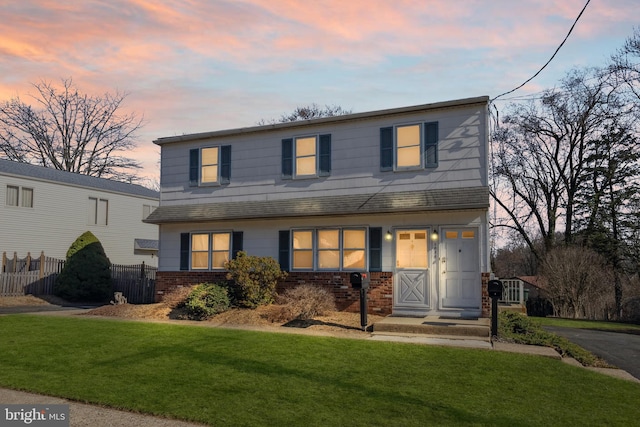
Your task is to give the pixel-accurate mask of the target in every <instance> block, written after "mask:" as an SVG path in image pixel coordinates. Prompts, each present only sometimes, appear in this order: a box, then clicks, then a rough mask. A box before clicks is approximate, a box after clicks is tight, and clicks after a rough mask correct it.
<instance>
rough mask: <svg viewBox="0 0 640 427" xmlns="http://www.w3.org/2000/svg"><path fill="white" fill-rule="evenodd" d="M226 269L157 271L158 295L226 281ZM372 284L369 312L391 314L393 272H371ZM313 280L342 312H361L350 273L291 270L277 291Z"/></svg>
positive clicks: (157, 298) (160, 298)
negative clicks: (184, 287)
mask: <svg viewBox="0 0 640 427" xmlns="http://www.w3.org/2000/svg"><path fill="white" fill-rule="evenodd" d="M225 276H226V273H225V272H213V271H159V272H157V273H156V298H155V301H156V302H159V301H161V300H162V295H164V294H165V293H168V292H171V290H172V289H175V288H177V287H179V286H190V285H197V284H198V283H204V282H218V281H224V280H226V277H225ZM369 277H370V279H371V284H370V288H369V292H368V305H367V308H368V310H367V311H368V312H369V314H378V315H381V316H385V315H389V314H391V307H392V306H393V274H392V273H387V272H381V273H369ZM306 283H312V284H315V285H318V286H324V287H327V288H329V289H330V290H331V292H333V294H334V296H335V298H336V306H337V308H338V310H340V311H349V312H356V313H357V312H359V311H360V291H359V290H357V289H353V288H352V287H351V284H350V283H349V273H344V272H336V273H331V272H290V273H288V275H287V278H286V279H284V280H283V281H281V282H280V283H278V285H277V287H276V291H277V292H278V293H281V292H284V291H285V290H286V289H289V288H293V287H295V286H298V285H302V284H306Z"/></svg>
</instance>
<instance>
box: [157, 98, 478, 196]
mask: <svg viewBox="0 0 640 427" xmlns="http://www.w3.org/2000/svg"><path fill="white" fill-rule="evenodd" d="M432 121H438V123H439V144H438V155H439V164H438V167H437V168H433V169H431V168H429V169H426V170H424V171H409V172H381V171H380V128H381V127H387V126H394V125H399V124H409V123H422V122H432ZM325 133H330V134H331V136H332V141H331V148H332V153H331V157H332V159H331V160H332V171H331V176H329V177H325V178H312V179H298V180H296V179H293V180H282V179H281V140H282V139H284V138H291V137H296V136H304V135H317V134H325ZM486 133H487V130H486V111H485V106H483V105H471V106H466V107H456V108H448V109H440V110H432V111H430V112H428V113H427V112H425V113H411V114H405V115H402V116H395V117H382V118H375V119H368V120H359V121H348V122H338V123H325V124H317V125H314V126H305V127H300V128H288V129H278V130H275V131H265V132H260V133H249V134H241V135H234V136H226V137H218V138H213V139H210V140H200V141H195V142H180V143H166V144H164V145H163V146H162V176H161V187H162V190H161V199H162V203H163V205H175V204H189V203H194V202H195V203H209V202H214V201H215V202H218V201H241V200H265V199H281V198H288V197H302V196H305V197H308V196H322V195H340V194H355V193H372V192H376V191H378V190H381V189H383V188H384V191H385V192H387V191H389V192H390V191H411V190H418V189H420V190H426V189H445V188H458V187H475V186H486V185H488V184H487V170H486V168H487V153H486V146H487V141H486V140H485V135H486ZM227 144H230V145H231V146H232V150H231V158H232V160H231V183H230V184H229V185H223V186H218V187H204V188H197V187H189V149H191V148H199V147H206V146H212V145H227Z"/></svg>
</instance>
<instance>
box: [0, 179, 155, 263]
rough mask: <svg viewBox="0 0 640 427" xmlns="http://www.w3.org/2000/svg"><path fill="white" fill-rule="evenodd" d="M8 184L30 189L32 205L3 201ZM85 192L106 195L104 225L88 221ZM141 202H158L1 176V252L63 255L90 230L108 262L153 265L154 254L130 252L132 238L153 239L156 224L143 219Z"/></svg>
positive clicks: (61, 257) (58, 256)
mask: <svg viewBox="0 0 640 427" xmlns="http://www.w3.org/2000/svg"><path fill="white" fill-rule="evenodd" d="M7 185H15V186H20V187H28V188H33V208H23V207H13V206H7V205H6V200H5V198H6V195H7V189H6V188H7ZM89 197H96V198H100V199H106V200H108V204H109V209H108V216H109V218H108V225H107V226H98V225H91V224H89V221H88V216H89V214H88V211H89ZM145 204H146V205H153V206H158V200H156V199H146V198H142V197H135V196H128V195H124V194H118V193H108V192H104V191H100V190H94V189H89V188H82V187H73V186H69V185H62V184H57V183H52V182H45V181H36V180H30V179H26V178H16V177H12V176H5V175H0V254H1V253H2V252H7V256H9V257H12V256H13V252H14V251H15V252H17V255H18V257H20V258H23V257H25V256H26V255H27V252H31V255H32V256H39V255H40V252H41V251H44V253H45V255H47V256H51V257H54V258H59V259H64V258H65V256H66V252H67V250H68V249H69V246H70V245H71V244H72V243H73V241H74V240H75V239H76V238H77V237H78V236H80V235H81V234H82V233H84V232H85V231H91V232H92V233H93V234H95V235H96V237H97V238H98V239H99V240H100V242H101V243H102V245H103V246H104V249H105V251H106V253H107V256H108V257H109V259H110V260H111V262H112V263H114V264H139V263H141V262H142V261H144V262H145V263H146V264H147V265H152V266H155V265H157V257H153V258H152V257H151V256H149V255H134V239H136V238H139V239H153V240H157V239H158V226H157V225H154V224H145V223H143V222H142V211H143V205H145Z"/></svg>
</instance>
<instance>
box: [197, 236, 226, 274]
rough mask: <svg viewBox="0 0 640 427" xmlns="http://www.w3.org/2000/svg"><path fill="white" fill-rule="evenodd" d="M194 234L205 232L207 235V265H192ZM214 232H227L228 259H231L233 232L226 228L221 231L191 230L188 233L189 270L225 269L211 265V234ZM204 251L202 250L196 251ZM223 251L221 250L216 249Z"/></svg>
mask: <svg viewBox="0 0 640 427" xmlns="http://www.w3.org/2000/svg"><path fill="white" fill-rule="evenodd" d="M194 234H206V235H207V236H208V237H207V241H208V243H207V267H206V268H194V267H193V252H194V251H193V249H192V247H193V246H192V245H193V235H194ZM214 234H227V235H228V236H229V248H228V257H227V258H228V259H229V260H231V255H232V253H231V252H232V250H233V232H232V231H228V230H221V231H193V232H191V233H189V271H226V270H225V269H224V268H219V267H213V265H212V258H211V257H212V255H213V252H214V251H213V248H212V245H213V235H214ZM198 252H204V251H198ZM216 252H223V251H216Z"/></svg>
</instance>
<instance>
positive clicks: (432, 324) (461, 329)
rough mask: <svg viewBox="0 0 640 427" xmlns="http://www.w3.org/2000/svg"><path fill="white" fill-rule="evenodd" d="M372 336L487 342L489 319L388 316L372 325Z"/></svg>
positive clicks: (489, 333) (488, 338)
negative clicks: (428, 337)
mask: <svg viewBox="0 0 640 427" xmlns="http://www.w3.org/2000/svg"><path fill="white" fill-rule="evenodd" d="M373 334H374V335H377V334H380V335H423V336H430V337H442V338H447V339H480V340H487V341H489V340H490V335H491V319H486V318H479V319H463V318H459V319H452V318H442V317H440V316H427V317H394V316H389V317H385V318H384V319H382V320H381V321H379V322H376V323H374V324H373Z"/></svg>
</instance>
